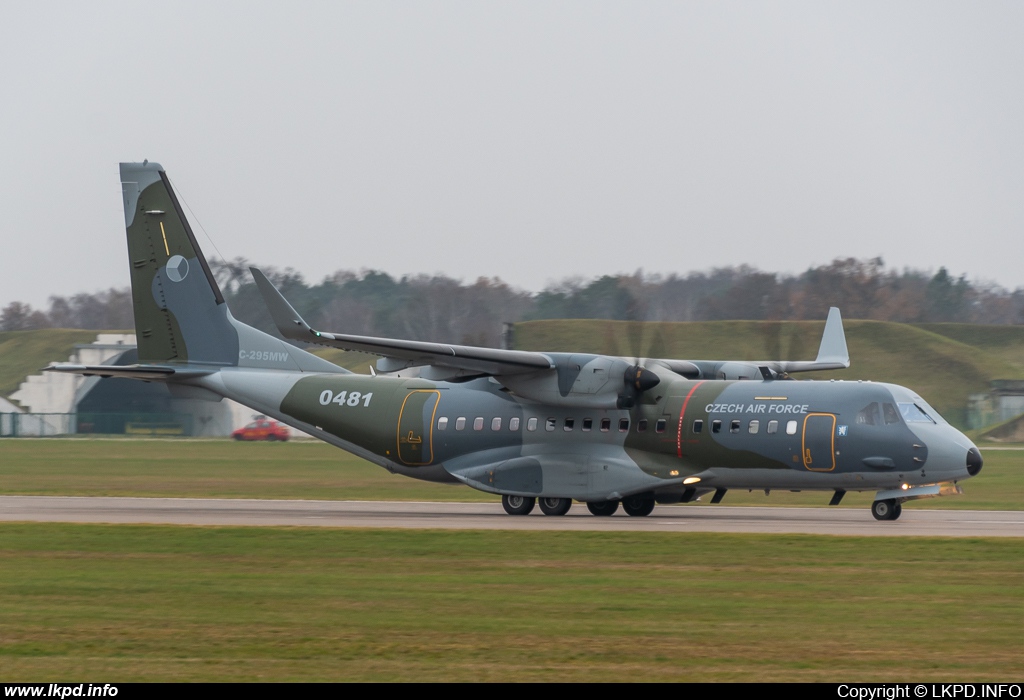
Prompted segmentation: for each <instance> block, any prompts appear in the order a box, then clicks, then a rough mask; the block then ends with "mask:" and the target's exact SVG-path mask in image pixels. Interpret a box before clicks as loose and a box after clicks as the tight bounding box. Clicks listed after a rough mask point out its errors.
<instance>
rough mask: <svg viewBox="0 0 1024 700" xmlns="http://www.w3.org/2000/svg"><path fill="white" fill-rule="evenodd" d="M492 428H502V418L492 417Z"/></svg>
mask: <svg viewBox="0 0 1024 700" xmlns="http://www.w3.org/2000/svg"><path fill="white" fill-rule="evenodd" d="M491 430H501V418H492V419H491Z"/></svg>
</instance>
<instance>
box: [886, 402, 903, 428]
mask: <svg viewBox="0 0 1024 700" xmlns="http://www.w3.org/2000/svg"><path fill="white" fill-rule="evenodd" d="M882 414H883V415H884V416H885V424H886V425H896V424H897V423H899V422H900V414H899V413H898V412H897V411H896V407H895V406H893V405H892V404H891V403H883V404H882Z"/></svg>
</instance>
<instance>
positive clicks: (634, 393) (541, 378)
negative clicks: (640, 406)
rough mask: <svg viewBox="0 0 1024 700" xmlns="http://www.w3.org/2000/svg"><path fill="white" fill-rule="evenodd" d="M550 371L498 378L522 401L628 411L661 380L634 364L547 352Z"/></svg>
mask: <svg viewBox="0 0 1024 700" xmlns="http://www.w3.org/2000/svg"><path fill="white" fill-rule="evenodd" d="M549 357H550V358H551V360H552V361H553V362H554V364H555V367H554V368H553V369H550V370H543V371H540V372H531V373H529V374H514V375H505V376H502V377H500V381H501V383H502V384H504V385H505V386H506V387H508V389H509V390H510V391H511V392H512V393H514V394H516V395H517V396H521V397H523V398H525V399H531V400H533V401H538V402H541V403H545V404H549V405H552V406H574V407H581V408H605V409H614V408H630V407H631V406H633V405H635V404H636V402H637V399H638V398H639V396H640V394H642V393H643V392H645V391H647V390H648V389H652V388H654V387H655V386H657V385H658V383H659V382H660V381H661V378H660V377H659V376H658V375H657V374H655V373H654V372H652V371H650V370H649V369H645V368H643V367H641V366H639V365H638V364H633V363H631V362H627V361H626V360H622V359H618V358H613V357H607V356H604V355H583V354H572V355H570V354H567V353H550V354H549Z"/></svg>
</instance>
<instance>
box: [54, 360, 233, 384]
mask: <svg viewBox="0 0 1024 700" xmlns="http://www.w3.org/2000/svg"><path fill="white" fill-rule="evenodd" d="M43 371H44V372H64V373H66V374H81V375H84V376H86V377H123V378H125V379H143V380H145V381H150V382H151V381H165V380H167V379H170V378H171V377H172V376H173V377H175V378H176V379H184V378H186V377H201V376H203V375H207V374H212V373H213V372H215V371H216V370H206V369H183V368H178V367H163V366H161V365H73V364H68V363H61V364H56V365H50V366H49V367H44V368H43Z"/></svg>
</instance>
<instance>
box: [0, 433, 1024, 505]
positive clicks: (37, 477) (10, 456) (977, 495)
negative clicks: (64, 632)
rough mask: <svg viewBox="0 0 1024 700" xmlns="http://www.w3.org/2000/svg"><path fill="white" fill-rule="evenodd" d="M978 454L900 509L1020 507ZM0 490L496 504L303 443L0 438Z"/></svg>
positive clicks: (1002, 472) (1019, 458)
mask: <svg viewBox="0 0 1024 700" xmlns="http://www.w3.org/2000/svg"><path fill="white" fill-rule="evenodd" d="M982 449H983V454H984V457H985V467H984V469H983V470H982V472H981V474H980V475H979V476H978V477H976V478H974V479H969V480H967V481H965V482H964V484H963V486H964V491H965V494H964V495H962V496H950V497H945V498H934V499H928V500H922V501H913V502H911V503H910V504H908V506H907V507H908V508H953V509H959V510H963V509H981V510H1020V509H1022V508H1024V450H984V448H982ZM0 493H3V494H7V495H18V494H21V495H30V494H31V495H52V496H57V495H60V496H163V497H183V498H185V497H188V498H299V499H325V500H397V501H480V502H492V503H495V504H497V502H498V498H497V497H496V496H492V495H489V494H485V493H480V492H479V491H474V490H472V489H470V488H467V487H465V486H461V485H449V484H432V483H428V482H423V481H417V480H416V479H410V478H408V477H404V476H397V475H394V474H390V473H388V472H387V471H385V470H383V469H381V468H380V467H377V466H375V465H373V464H370V463H369V462H366V461H364V460H361V459H359V458H358V457H354V456H352V455H350V454H348V453H347V452H343V451H342V450H339V449H337V448H334V447H331V446H329V445H326V444H323V443H318V442H306V441H303V442H291V443H284V444H282V443H236V442H230V441H227V440H131V439H91V438H72V439H44V440H39V439H7V440H0ZM873 496H874V493H873V492H869V493H864V494H856V493H850V494H847V496H846V498H845V499H844V500H843V506H855V507H864V508H866V507H867V506H868V505H869V504H870V503H871V501H872V499H873ZM830 497H831V494H829V493H821V492H817V493H815V492H803V493H790V492H788V491H772V493H771V495H770V496H765V495H764V493H763V492H761V491H755V492H753V493H748V492H745V491H735V490H734V491H730V492H729V493H728V495H727V496H726V497H725V501H724V503H725V504H726V505H761V506H764V505H797V506H823V505H825V504H826V503H828V499H829V498H830ZM704 505H707V504H706V502H702V503H699V504H691V505H689V506H680V507H695V506H696V507H701V506H704ZM577 507H581V506H577Z"/></svg>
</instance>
